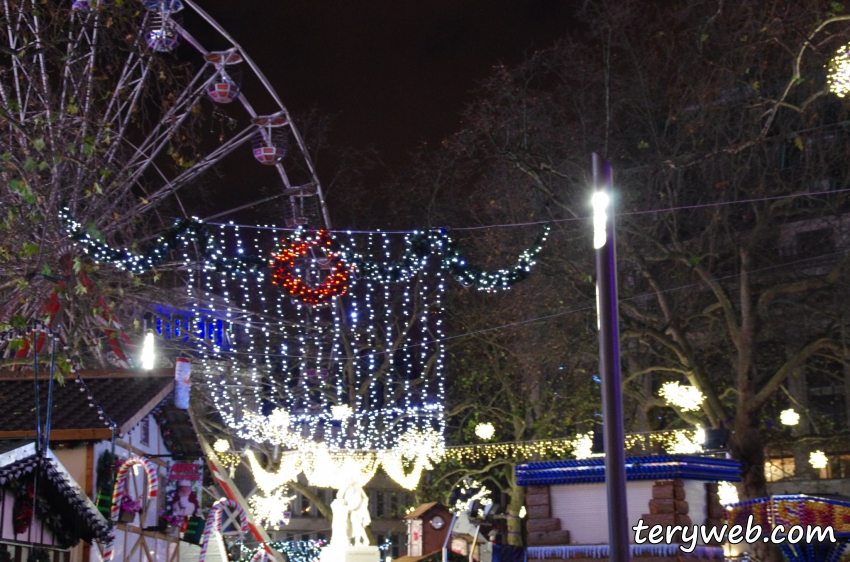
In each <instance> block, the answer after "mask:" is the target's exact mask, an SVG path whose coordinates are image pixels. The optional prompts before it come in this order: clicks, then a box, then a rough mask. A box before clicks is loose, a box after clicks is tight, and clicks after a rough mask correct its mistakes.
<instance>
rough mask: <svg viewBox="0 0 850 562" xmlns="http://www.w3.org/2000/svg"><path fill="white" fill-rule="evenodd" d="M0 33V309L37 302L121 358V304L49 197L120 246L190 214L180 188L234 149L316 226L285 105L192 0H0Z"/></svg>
mask: <svg viewBox="0 0 850 562" xmlns="http://www.w3.org/2000/svg"><path fill="white" fill-rule="evenodd" d="M0 31H2V35H0V131H2V133H0V184H2V186H3V187H2V189H0V206H1V207H2V210H3V214H4V216H6V217H7V220H6V222H5V223H4V226H5V227H6V229H7V231H9V232H11V234H10V235H9V236H7V237H6V238H5V240H4V252H6V254H4V255H12V256H15V257H16V258H17V259H15V260H6V262H5V264H4V270H3V271H2V272H0V287H2V289H0V322H2V323H8V322H9V321H10V319H12V318H13V317H15V316H18V317H23V318H26V319H43V318H44V317H45V316H47V317H48V321H49V322H50V324H51V325H55V324H59V325H62V327H63V330H64V332H65V334H66V335H71V334H84V333H88V334H91V333H93V332H95V331H99V333H104V334H105V335H106V338H105V340H106V341H107V342H108V344H103V343H102V342H101V344H98V343H97V342H96V341H95V340H96V339H97V338H89V341H88V342H82V343H83V344H85V345H87V346H88V347H97V346H98V345H100V346H101V347H106V346H107V345H108V346H109V347H110V348H111V349H106V350H101V349H96V350H95V351H96V352H95V353H93V354H92V355H93V356H95V357H96V358H98V360H99V362H100V363H102V364H112V365H115V366H119V367H128V366H130V365H131V364H132V361H131V360H130V359H129V358H128V356H127V354H126V352H125V351H123V348H125V347H127V346H128V345H131V342H130V341H129V339H128V338H127V336H126V335H125V334H124V331H123V328H122V326H121V323H120V322H119V320H118V316H120V314H117V313H113V311H112V307H111V306H110V303H109V302H108V301H109V300H110V296H109V295H107V294H105V293H103V292H99V290H100V289H104V290H106V289H105V286H106V285H109V282H105V283H103V284H100V285H99V284H98V279H97V278H96V277H97V275H96V274H94V273H92V272H91V271H89V272H86V270H85V268H81V267H80V265H79V263H78V262H77V260H78V259H79V256H78V255H77V253H76V252H74V251H73V249H72V244H71V243H70V241H69V240H68V237H67V233H66V232H65V231H64V230H63V223H62V220H60V218H59V217H58V216H57V211H58V210H60V209H63V208H67V209H68V212H69V214H70V216H71V217H73V220H74V221H78V223H79V224H81V225H85V228H86V231H87V232H89V233H92V236H95V237H97V238H98V239H101V240H105V241H106V242H108V243H111V244H116V245H123V246H127V247H134V246H135V244H136V243H144V240H140V239H139V238H138V232H139V231H140V230H143V231H148V232H149V231H150V229H151V227H153V228H156V226H157V225H156V224H155V222H156V221H158V222H159V224H161V225H163V226H167V225H168V223H172V224H173V220H174V218H173V217H175V216H181V215H182V216H183V217H189V215H190V214H191V211H192V209H190V208H187V206H184V204H183V202H182V200H181V196H182V194H183V193H184V192H185V191H187V190H186V189H185V188H187V187H188V188H189V191H194V192H195V193H198V192H200V191H203V190H204V189H205V187H206V185H208V184H206V183H205V182H209V178H210V174H205V172H209V171H211V170H212V169H213V168H215V167H217V166H218V165H219V164H225V163H226V162H227V159H233V160H232V162H240V165H241V162H242V161H240V160H238V158H239V154H240V153H242V154H243V155H245V157H246V159H247V160H248V165H251V162H250V160H253V165H256V166H257V167H258V168H262V169H266V170H267V172H265V173H267V174H268V175H269V178H270V181H271V182H272V185H275V184H276V185H277V186H278V188H277V189H276V190H274V193H273V194H272V195H271V197H267V199H268V200H271V199H275V200H277V201H278V202H281V203H282V205H281V207H282V208H283V217H282V218H283V222H284V223H285V225H286V227H288V228H296V227H308V228H328V227H329V226H330V222H329V218H328V217H329V215H328V212H327V208H326V205H325V201H324V195H323V192H322V186H321V184H320V182H319V179H318V177H317V174H316V171H315V168H314V166H313V162H312V160H311V158H310V155H309V154H308V152H307V149H306V146H305V142H304V139H303V138H302V136H301V134H300V133H299V131H298V129H297V128H296V126H295V124H294V123H293V120H292V117H291V115H290V113H289V111H288V110H287V108H286V107H285V106H284V104H283V102H282V101H281V99H280V97H279V96H278V94H277V92H275V90H274V88H273V87H272V85H271V83H270V81H269V80H268V78H267V77H266V76H265V75H264V74H263V72H262V71H261V70H260V69H259V67H258V66H257V65H256V64H255V63H254V62H253V61H252V60H251V58H250V57H249V56H248V55H247V54H246V53H245V52H244V50H243V49H242V47H241V46H240V45H239V44H238V43H236V41H235V40H234V39H233V38H232V37H231V36H230V35H229V34H228V33H227V32H226V31H225V29H224V28H223V27H222V26H221V25H219V24H218V23H216V21H215V20H214V19H213V18H212V17H210V16H209V15H208V14H207V13H206V12H205V11H204V10H203V9H201V8H200V7H199V6H198V5H197V4H196V3H194V2H192V1H191V0H144V1H140V0H2V7H0ZM199 37H202V38H203V41H202V40H201V39H199ZM205 45H209V48H207V47H206V46H205ZM263 173H264V172H260V174H261V175H262V174H263ZM244 203H246V204H247V205H245V206H246V207H247V206H251V204H256V203H257V202H256V201H244ZM140 227H141V229H140ZM33 248H36V249H35V250H33ZM21 279H23V280H24V281H25V282H23V283H21V282H16V281H15V280H21ZM113 285H114V284H113ZM71 289H76V298H69V299H66V301H67V302H61V303H60V301H62V299H63V295H69V294H71V292H70V291H71ZM112 289H116V290H117V288H116V287H112ZM121 294H122V296H123V295H124V293H121ZM89 297H91V299H90V300H91V301H92V302H88V303H82V302H77V301H83V300H85V299H87V298H89ZM72 301H74V302H72ZM92 310H95V311H96V313H95V314H94V315H93V314H91V311H92ZM57 314H58V315H59V316H62V318H60V319H59V320H57ZM116 334H117V335H118V337H115V335H116ZM7 352H8V350H5V351H3V353H7ZM15 353H18V354H22V353H24V351H18V352H15Z"/></svg>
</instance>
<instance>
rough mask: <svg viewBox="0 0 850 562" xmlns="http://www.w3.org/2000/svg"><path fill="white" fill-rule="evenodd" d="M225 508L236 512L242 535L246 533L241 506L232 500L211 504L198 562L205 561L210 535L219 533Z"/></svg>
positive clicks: (246, 527) (245, 518)
mask: <svg viewBox="0 0 850 562" xmlns="http://www.w3.org/2000/svg"><path fill="white" fill-rule="evenodd" d="M225 507H229V508H230V509H232V510H233V511H235V512H236V515H237V517H239V524H240V525H241V528H242V533H243V534H245V533H247V532H248V518H247V517H246V516H245V511H244V510H243V509H242V506H241V505H239V503H238V502H236V501H234V500H228V499H224V498H222V499H220V500H218V501H217V502H215V503H214V504H213V506H212V508H210V514H209V515H208V516H207V524H206V526H205V527H204V535H203V538H202V540H203V542H202V543H201V556H200V558H198V562H204V560H205V559H206V556H207V546H208V545H209V542H210V535H211V534H212V533H220V532H221V512H222V510H223V509H224V508H225ZM252 560H253V558H252Z"/></svg>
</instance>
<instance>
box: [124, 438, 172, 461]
mask: <svg viewBox="0 0 850 562" xmlns="http://www.w3.org/2000/svg"><path fill="white" fill-rule="evenodd" d="M115 446H116V447H121V448H122V449H125V450H127V451H130V452H131V453H134V454H136V455H139V456H142V457H145V458H146V459H148V460H149V461H151V462H152V463H154V464H156V465H159V466H162V467H166V468H167V467H168V463H167V462H165V461H164V460H162V459H158V458H150V457H149V456H148V454H149V453H146V452H144V451H143V450H141V449H139V448H137V447H134V446H132V445H130V444H129V443H127V442H126V441H122V440H121V439H116V440H115Z"/></svg>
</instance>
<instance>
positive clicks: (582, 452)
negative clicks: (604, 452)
mask: <svg viewBox="0 0 850 562" xmlns="http://www.w3.org/2000/svg"><path fill="white" fill-rule="evenodd" d="M572 443H573V454H574V455H575V457H576V458H577V459H578V460H583V459H589V458H590V457H593V456H597V455H594V454H593V433H582V434H579V435H577V436H576V438H575V439H574V440H573V442H572Z"/></svg>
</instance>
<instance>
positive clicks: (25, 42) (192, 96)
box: [0, 0, 330, 232]
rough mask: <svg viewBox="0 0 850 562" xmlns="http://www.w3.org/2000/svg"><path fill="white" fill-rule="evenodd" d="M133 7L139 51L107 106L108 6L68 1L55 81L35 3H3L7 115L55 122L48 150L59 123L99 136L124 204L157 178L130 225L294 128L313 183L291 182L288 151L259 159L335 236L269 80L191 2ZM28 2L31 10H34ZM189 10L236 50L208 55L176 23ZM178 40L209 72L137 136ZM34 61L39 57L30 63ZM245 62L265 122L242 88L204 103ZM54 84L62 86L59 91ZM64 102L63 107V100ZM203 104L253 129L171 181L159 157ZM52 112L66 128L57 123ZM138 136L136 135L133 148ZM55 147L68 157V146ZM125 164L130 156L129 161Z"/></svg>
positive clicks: (294, 203) (0, 92)
mask: <svg viewBox="0 0 850 562" xmlns="http://www.w3.org/2000/svg"><path fill="white" fill-rule="evenodd" d="M130 1H131V2H134V3H136V4H139V6H140V7H142V10H140V11H141V16H140V17H139V22H138V31H137V33H136V36H135V37H134V38H133V39H132V41H131V43H132V44H133V45H134V46H135V47H136V49H135V52H134V51H132V50H131V51H130V52H128V53H127V55H126V58H125V59H124V60H123V65H122V66H121V68H118V69H113V71H112V72H111V74H112V75H113V79H114V80H115V84H114V88H113V89H112V92H111V95H110V96H109V99H108V100H107V99H101V100H94V99H93V91H94V87H93V81H94V80H96V79H97V78H96V76H95V72H96V71H95V68H96V65H97V64H98V63H99V60H98V55H99V51H100V50H101V49H106V48H109V45H103V44H101V42H100V39H101V36H102V35H103V33H102V31H103V29H104V28H105V27H108V26H109V25H111V23H110V21H109V20H108V18H109V15H108V13H105V11H104V10H103V8H104V6H106V3H105V2H106V0H73V1H72V0H68V3H69V4H70V5H71V6H72V8H71V9H72V12H73V15H71V16H70V18H75V19H76V20H77V21H76V23H75V22H74V20H73V19H70V22H71V24H72V26H71V28H69V29H68V31H67V38H66V40H67V47H66V53H65V57H64V59H65V60H64V61H63V62H62V64H61V69H60V68H56V69H55V70H56V71H58V73H59V74H60V76H59V77H58V78H57V77H49V76H48V74H49V73H50V72H51V70H52V69H51V68H50V62H51V61H48V60H47V58H46V56H45V51H46V50H48V48H49V47H50V46H49V45H46V44H43V42H42V31H43V30H42V28H41V27H42V25H43V23H42V19H43V18H41V17H40V15H34V14H38V12H37V11H36V2H35V0H20V2H15V1H14V0H3V10H4V14H3V15H5V20H6V26H5V27H6V29H5V31H6V33H5V35H6V38H5V39H6V41H4V42H5V43H7V49H6V50H8V51H9V53H10V54H11V57H10V59H11V64H10V67H11V68H9V69H8V72H6V73H5V74H6V76H5V77H0V101H2V103H3V105H4V106H5V107H6V108H8V109H9V110H10V111H9V113H10V114H11V115H12V116H13V117H14V118H16V119H18V120H19V122H21V123H23V122H25V121H26V120H27V119H28V118H32V117H33V115H36V116H37V115H39V114H40V113H41V112H44V116H45V117H46V118H47V119H46V120H47V121H48V124H47V128H48V135H47V137H48V138H47V142H48V143H51V141H52V140H54V139H53V138H52V135H53V133H54V131H55V130H56V129H58V128H59V126H61V125H62V124H63V123H62V121H66V122H67V121H68V120H77V121H79V130H80V134H79V138H80V139H82V138H85V137H86V135H94V140H95V142H103V141H106V142H107V143H110V146H109V147H108V148H107V149H106V151H105V153H104V154H103V156H102V161H103V162H105V163H106V164H108V165H110V166H113V167H114V168H115V169H114V170H113V171H114V173H115V177H116V178H121V182H122V183H123V192H122V196H124V195H127V194H128V193H129V192H131V190H132V189H133V187H134V186H136V185H138V184H139V183H140V181H141V180H142V178H143V177H146V178H147V180H146V181H148V182H150V178H151V177H155V178H158V181H159V185H156V186H155V188H154V189H153V190H152V191H151V192H150V195H149V196H147V197H145V198H144V204H142V205H140V206H138V207H137V208H136V209H134V211H133V213H132V216H130V217H126V219H127V220H129V219H131V218H133V217H138V216H139V215H141V214H143V213H145V212H146V211H150V210H151V209H152V208H154V207H155V206H156V205H157V204H159V203H161V202H162V200H163V199H165V198H167V197H169V196H170V195H172V194H174V193H175V192H177V190H179V189H180V188H181V187H183V186H185V185H186V184H188V183H190V182H191V181H192V180H195V179H196V178H198V177H199V176H200V175H201V174H203V173H204V172H206V171H207V170H209V169H210V168H211V167H212V166H214V165H215V164H216V163H218V162H220V161H221V160H222V159H223V158H225V157H226V156H228V155H229V154H230V153H232V152H233V151H235V150H236V149H238V148H240V147H242V146H243V145H245V144H246V143H249V142H250V141H251V140H252V139H255V140H256V139H257V138H258V137H261V138H262V139H265V140H266V141H267V143H266V144H268V145H271V144H272V138H271V137H272V133H273V131H274V130H275V129H278V128H279V129H282V130H288V131H289V132H290V133H291V135H292V137H293V138H294V140H295V144H296V145H297V149H298V151H299V153H300V157H301V159H302V161H303V167H304V168H305V169H306V173H307V175H308V176H309V177H308V180H307V181H306V182H300V183H297V184H294V183H293V181H292V178H291V175H290V174H289V173H288V172H287V170H286V169H285V167H284V164H283V162H282V159H283V155H284V154H285V152H286V147H283V149H282V150H276V151H273V152H272V154H271V155H270V156H269V155H268V154H267V155H261V154H259V153H258V152H257V151H255V157H256V158H257V160H259V161H260V162H261V163H263V164H268V165H272V166H273V167H275V168H276V170H277V173H278V175H279V177H280V179H281V181H282V187H283V193H281V194H278V196H279V197H287V198H288V199H289V204H290V206H291V208H293V209H297V208H298V206H299V204H300V206H301V207H302V208H303V207H304V201H305V200H307V199H310V198H315V200H316V202H317V204H313V207H317V208H318V209H317V210H318V211H319V213H318V214H319V215H320V222H321V223H322V225H321V226H323V227H324V228H330V218H329V215H328V211H327V206H326V203H325V200H324V194H323V191H322V186H321V183H320V181H319V178H318V175H317V173H316V169H315V166H314V164H313V161H312V159H311V157H310V154H309V152H308V150H307V147H306V145H305V143H304V139H303V137H302V136H301V134H300V132H299V131H298V129H297V127H296V126H295V124H294V123H293V121H292V118H291V115H290V113H289V111H288V109H287V108H286V106H285V105H284V104H283V101H282V100H281V98H280V96H279V95H278V93H277V92H276V91H275V89H274V87H273V86H272V84H271V82H270V81H269V79H268V77H267V76H266V75H265V74H264V73H263V71H262V70H261V69H260V67H259V66H258V65H257V64H256V63H255V62H254V61H253V59H252V58H251V57H250V56H249V55H248V54H247V52H246V51H245V50H244V49H243V48H242V46H241V45H239V43H237V42H236V40H235V39H234V38H233V37H232V36H231V35H230V34H229V33H228V32H227V31H226V30H225V29H224V27H223V26H221V25H220V24H219V23H218V22H216V21H215V19H213V18H212V17H211V16H210V15H209V14H208V13H207V12H206V11H205V10H203V9H202V8H201V7H200V6H199V5H198V4H197V3H195V2H193V1H192V0H146V1H144V2H142V1H140V0H130ZM27 4H30V6H29V11H28V10H27V7H26V5H27ZM185 8H188V9H189V10H191V11H192V12H194V13H195V14H196V15H197V16H199V18H200V19H201V20H202V21H203V22H205V23H206V24H207V25H208V26H209V27H210V28H211V29H212V30H214V32H216V33H217V34H218V35H219V36H220V38H221V39H223V40H224V42H226V43H227V44H229V47H228V48H227V49H224V50H221V51H211V50H208V49H207V48H205V47H204V46H203V44H202V43H201V41H199V40H198V39H197V38H196V37H195V35H193V33H191V32H190V31H189V30H188V29H186V28H185V27H184V26H183V25H182V24H181V23H180V22H179V21H178V20H177V19H176V18H175V15H176V14H177V13H178V12H180V11H182V10H183V9H185ZM104 20H106V21H104ZM179 40H182V41H184V42H185V43H186V44H187V45H191V46H192V47H193V48H194V49H195V50H196V51H197V52H198V54H200V55H201V57H203V59H204V62H203V64H201V65H200V67H199V68H196V69H195V70H194V75H193V76H192V78H191V80H189V81H188V83H187V84H186V85H185V88H184V89H183V91H182V92H179V94H178V95H177V96H176V99H173V100H172V101H171V102H170V106H169V107H168V108H167V109H166V110H164V111H162V112H161V114H160V116H159V119H158V121H157V122H156V123H153V124H150V125H149V126H148V130H146V131H143V132H142V134H141V135H140V134H139V131H134V132H133V134H130V132H129V130H130V129H131V128H132V127H133V124H134V118H135V117H136V115H135V114H136V113H137V112H138V110H139V107H140V105H141V104H143V103H145V99H144V96H143V95H144V93H145V91H146V88H148V87H149V85H150V82H151V81H152V80H156V78H157V77H156V76H151V74H152V72H153V62H154V57H156V56H157V51H161V52H164V51H170V50H173V49H174V48H176V46H177V44H178V41H179ZM21 53H23V54H21ZM30 53H34V54H32V55H30ZM25 56H28V58H30V59H32V64H31V63H28V62H26V58H25ZM239 63H243V64H245V65H246V66H247V68H248V69H250V71H251V72H252V73H253V75H254V77H255V78H256V80H257V81H258V83H259V84H260V85H261V86H262V88H263V89H264V90H265V94H266V95H267V96H268V101H270V102H271V104H272V106H273V107H274V110H273V111H272V112H270V113H268V114H261V113H259V112H258V111H257V110H255V105H254V104H252V103H251V101H249V96H248V95H247V94H246V92H245V91H244V89H242V88H241V87H239V86H237V88H236V90H237V91H236V92H233V91H230V92H229V93H230V94H233V93H235V96H233V97H232V98H230V99H221V98H219V99H216V98H215V97H213V96H214V93H210V94H209V95H207V93H208V91H209V90H210V88H209V87H210V85H211V84H213V83H214V82H215V81H216V80H218V79H221V80H222V81H227V80H229V72H228V67H229V66H231V65H233V64H239ZM54 66H55V65H54ZM39 74H40V76H39ZM10 78H11V80H10ZM51 81H56V82H58V83H57V84H55V87H54V84H52V83H51ZM10 82H11V83H10ZM225 93H226V94H227V93H228V92H225ZM57 96H58V100H56V97H57ZM205 97H206V98H207V99H208V100H210V101H212V102H213V103H215V104H217V105H222V106H223V105H239V106H241V107H242V108H243V109H244V112H245V115H242V116H240V118H245V117H247V119H249V120H250V122H249V123H248V124H247V125H246V126H244V127H242V128H241V130H239V131H238V132H237V133H236V134H234V135H232V136H231V137H230V138H228V139H227V140H226V141H223V142H222V143H221V144H220V146H217V147H216V148H214V149H213V150H211V151H210V152H209V153H207V154H205V155H204V156H203V157H202V158H201V159H199V160H198V161H197V162H193V163H192V165H191V166H187V167H186V169H184V170H181V171H180V172H179V173H176V174H169V173H168V172H166V171H164V170H163V169H162V168H161V167H160V166H159V165H158V164H157V159H158V158H161V155H162V153H163V151H164V150H165V149H166V147H167V146H168V145H169V143H170V142H171V140H172V136H173V135H175V133H176V132H177V131H178V130H179V129H180V127H181V126H182V125H183V124H184V123H185V122H186V119H187V118H188V117H189V116H191V115H192V113H193V112H195V111H196V105H197V104H198V103H199V102H200V101H201V99H203V98H205ZM225 97H227V96H225ZM252 97H253V96H252ZM231 102H238V103H231ZM95 103H101V104H103V106H104V107H103V108H102V113H101V114H100V115H99V116H98V119H91V117H93V116H94V114H93V112H92V110H93V108H92V106H93V104H95ZM34 106H37V107H36V108H35V113H33V111H32V109H33V108H34ZM45 109H46V111H45ZM51 110H52V111H53V112H54V115H55V119H56V120H58V121H59V123H56V124H54V123H52V122H50V118H49V117H50V116H49V112H50V111H51ZM93 121H94V122H93ZM11 132H12V133H13V134H15V133H17V134H18V137H19V138H18V139H17V142H18V144H19V145H20V146H26V145H27V142H28V140H30V139H27V137H26V135H25V134H24V133H23V131H21V130H18V131H14V130H13V131H11ZM131 137H133V138H132V140H131ZM116 141H117V142H116ZM52 148H53V149H54V150H62V149H64V147H62V146H53V147H52ZM121 156H124V158H125V159H124V160H123V161H121ZM261 156H264V157H261ZM80 168H81V167H80ZM80 168H78V169H77V170H76V172H75V173H76V177H75V180H76V181H77V183H81V182H83V181H84V175H85V174H84V172H83V170H82V169H80ZM54 181H60V180H59V179H56V180H54ZM77 195H79V190H75V191H74V193H73V195H72V196H71V197H69V199H70V200H71V204H72V205H75V204H76V201H75V200H76V199H77V197H76V196H77ZM119 200H120V197H119ZM118 202H119V201H118V200H116V201H115V202H114V203H113V205H112V206H111V207H110V209H115V208H116V207H117V205H118ZM294 215H295V216H294V217H293V218H294V220H293V221H292V224H289V225H288V226H293V227H294V226H304V225H305V224H306V223H307V220H306V219H305V218H304V217H298V213H297V211H296V212H295V213H294ZM299 218H300V219H303V220H299ZM115 222H117V224H110V225H109V226H108V227H107V228H106V230H105V232H108V231H109V230H111V229H114V228H116V226H121V225H124V224H126V223H125V222H122V221H115ZM315 226H320V225H315Z"/></svg>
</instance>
